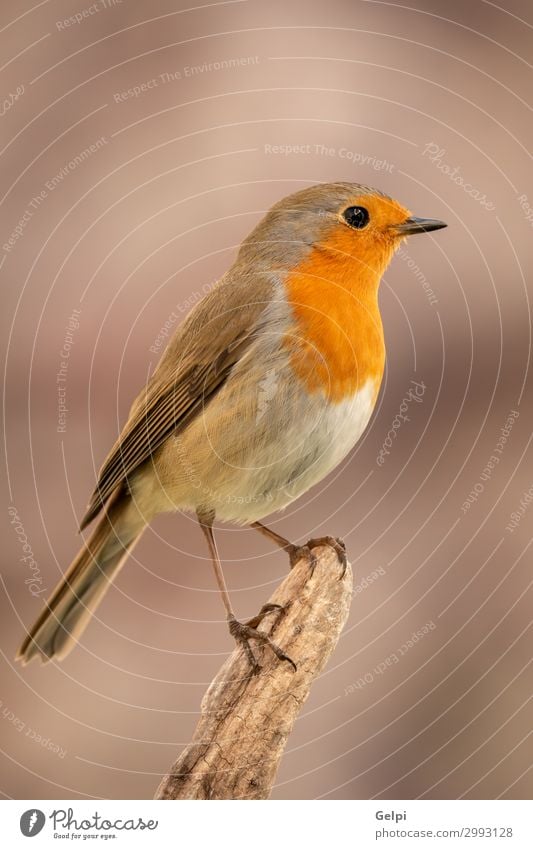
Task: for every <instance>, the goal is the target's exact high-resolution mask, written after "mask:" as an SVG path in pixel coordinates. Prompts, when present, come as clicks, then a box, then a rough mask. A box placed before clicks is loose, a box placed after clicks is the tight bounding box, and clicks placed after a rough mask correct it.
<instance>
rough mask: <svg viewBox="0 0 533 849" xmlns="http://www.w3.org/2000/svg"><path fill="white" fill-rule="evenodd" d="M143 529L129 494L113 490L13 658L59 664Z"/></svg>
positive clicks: (74, 642) (23, 661) (78, 635)
mask: <svg viewBox="0 0 533 849" xmlns="http://www.w3.org/2000/svg"><path fill="white" fill-rule="evenodd" d="M145 527H146V521H145V520H144V519H143V517H142V516H141V514H140V513H139V511H138V510H137V509H136V507H135V504H134V503H133V501H132V499H131V498H130V496H129V495H123V494H122V493H120V491H119V492H118V493H117V494H116V495H115V496H114V498H113V499H112V501H111V503H110V505H109V506H108V508H107V510H106V512H105V514H104V515H103V516H102V518H101V519H100V521H99V523H98V525H97V526H96V528H95V529H94V531H93V532H92V534H91V536H90V537H89V539H88V540H87V541H86V543H85V545H84V546H83V548H82V549H81V551H80V552H79V553H78V555H77V557H76V558H75V559H74V561H73V562H72V564H71V565H70V568H69V570H68V572H67V573H66V574H65V576H64V578H63V579H62V580H61V581H60V583H59V584H58V585H57V587H56V588H55V590H54V592H53V593H52V595H51V596H50V598H49V599H48V601H47V602H46V606H45V609H44V610H43V611H42V613H41V615H40V616H39V617H38V619H37V620H36V622H35V623H34V624H33V626H32V628H31V629H30V631H29V632H28V635H27V637H26V639H25V640H24V642H23V643H22V645H21V646H20V648H19V650H18V652H17V656H16V659H17V660H21V661H22V663H23V664H25V663H28V662H29V661H30V660H31V659H32V658H33V657H40V658H41V660H43V661H47V660H50V659H51V658H52V657H54V658H56V659H57V660H62V659H63V658H64V657H65V656H66V655H67V654H68V653H69V651H71V649H73V648H74V646H75V645H76V643H77V641H78V638H79V637H80V635H81V634H82V632H83V631H84V630H85V628H86V627H87V625H88V623H89V620H90V618H91V616H92V614H93V612H94V610H95V609H96V607H97V605H98V604H99V603H100V601H101V599H102V598H103V596H104V594H105V592H106V590H107V589H108V587H109V585H110V584H111V581H112V580H113V579H114V578H115V576H116V574H117V572H118V571H119V569H120V567H121V566H122V563H123V562H124V560H125V558H126V555H127V554H128V552H129V551H131V549H132V548H133V546H134V545H135V542H136V541H137V540H138V538H139V537H140V535H141V534H142V532H143V530H144V528H145Z"/></svg>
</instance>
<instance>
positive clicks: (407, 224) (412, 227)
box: [393, 216, 448, 236]
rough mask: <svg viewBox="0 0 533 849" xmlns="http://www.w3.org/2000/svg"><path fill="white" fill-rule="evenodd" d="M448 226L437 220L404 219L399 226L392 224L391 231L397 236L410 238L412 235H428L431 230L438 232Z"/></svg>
mask: <svg viewBox="0 0 533 849" xmlns="http://www.w3.org/2000/svg"><path fill="white" fill-rule="evenodd" d="M447 226H448V225H447V224H445V223H444V221H439V220H438V219H437V218H414V216H412V217H411V218H406V220H405V221H403V222H402V223H401V224H394V226H393V230H395V232H396V233H398V235H399V236H412V235H413V233H429V232H430V231H431V230H440V229H441V228H442V227H447Z"/></svg>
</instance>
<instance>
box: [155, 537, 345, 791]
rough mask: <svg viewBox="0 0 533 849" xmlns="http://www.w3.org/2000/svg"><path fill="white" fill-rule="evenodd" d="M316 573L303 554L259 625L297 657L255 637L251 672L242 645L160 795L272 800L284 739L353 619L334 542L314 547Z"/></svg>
mask: <svg viewBox="0 0 533 849" xmlns="http://www.w3.org/2000/svg"><path fill="white" fill-rule="evenodd" d="M314 553H315V555H316V558H317V563H316V567H315V569H314V572H313V573H311V570H310V568H309V565H308V563H307V562H306V561H305V560H300V561H299V562H298V563H297V564H296V566H295V567H294V569H292V571H291V572H290V573H289V575H288V576H287V578H286V579H285V580H284V581H283V583H282V584H281V585H280V586H279V587H278V589H277V590H276V591H275V592H274V594H273V596H272V597H271V599H270V602H271V603H274V604H280V605H283V607H284V610H283V611H282V612H275V613H271V614H269V615H268V616H267V617H266V619H264V620H263V622H262V623H261V625H260V626H259V630H263V631H264V632H265V633H267V634H269V636H270V637H271V638H272V639H273V640H274V641H275V642H276V643H277V644H278V645H279V646H280V647H281V648H282V649H283V651H284V652H286V653H287V654H288V655H289V656H290V657H291V658H292V659H293V660H294V661H295V663H296V664H297V667H298V668H297V671H296V672H295V671H294V669H293V668H292V666H291V665H290V664H289V663H287V662H286V661H285V662H280V661H279V660H278V659H277V658H275V657H274V655H273V654H272V652H271V650H270V649H269V648H268V647H260V646H259V644H258V643H256V642H253V643H252V644H251V645H252V649H253V652H254V654H255V656H256V657H257V659H258V661H259V663H260V665H261V667H262V669H261V671H260V673H259V674H258V675H255V676H252V677H250V666H249V664H248V661H247V659H246V657H245V654H244V651H243V650H242V648H238V649H236V650H235V651H234V652H233V653H232V655H231V656H230V657H229V658H228V659H227V660H226V662H225V663H224V665H223V666H222V668H221V669H220V671H219V672H218V674H217V676H216V677H215V679H214V680H213V682H212V683H211V685H210V686H209V688H208V690H207V692H206V694H205V696H204V698H203V701H202V706H201V710H202V716H201V718H200V721H199V722H198V725H197V728H196V731H195V734H194V737H193V740H192V742H191V743H190V744H189V745H188V746H187V747H186V748H185V749H184V751H183V752H182V753H181V754H180V755H179V757H178V758H177V760H176V761H175V763H174V764H173V766H172V768H171V770H170V772H169V774H168V775H166V776H165V777H164V778H163V780H162V781H161V784H160V785H159V787H158V789H157V793H156V795H155V798H156V799H266V798H268V796H269V795H270V791H271V788H272V784H273V782H274V778H275V776H276V772H277V769H278V766H279V762H280V759H281V756H282V754H283V750H284V748H285V744H286V743H287V739H288V737H289V734H290V732H291V730H292V727H293V724H294V721H295V719H296V717H297V715H298V713H299V712H300V710H301V708H302V705H303V703H304V702H305V700H306V699H307V696H308V695H309V691H310V688H311V684H312V683H313V680H314V679H315V678H316V677H317V675H318V674H319V672H320V671H321V670H322V669H323V667H324V666H325V664H326V662H327V660H328V658H329V656H330V654H331V653H332V651H333V649H334V648H335V645H336V644H337V641H338V639H339V636H340V633H341V631H342V628H343V626H344V623H345V622H346V619H347V616H348V612H349V607H350V600H351V594H352V571H351V568H350V566H348V568H347V570H346V574H345V576H344V578H343V579H342V580H339V577H340V575H341V573H342V567H341V565H340V564H339V561H338V558H337V555H336V554H335V552H334V551H333V550H332V549H331V548H329V547H325V546H324V547H320V548H316V549H314Z"/></svg>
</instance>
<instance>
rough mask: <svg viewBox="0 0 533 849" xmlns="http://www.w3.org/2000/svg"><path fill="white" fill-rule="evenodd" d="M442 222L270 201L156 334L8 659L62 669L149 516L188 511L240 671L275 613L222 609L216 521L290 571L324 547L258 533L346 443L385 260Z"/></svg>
mask: <svg viewBox="0 0 533 849" xmlns="http://www.w3.org/2000/svg"><path fill="white" fill-rule="evenodd" d="M446 226H447V225H446V224H445V223H444V222H443V221H440V220H437V219H432V218H418V217H415V216H413V215H412V214H411V212H410V211H409V210H408V209H407V208H406V207H404V206H402V205H401V204H400V203H399V202H397V201H396V200H393V199H392V198H391V197H389V196H388V195H386V194H385V193H383V192H382V191H380V190H378V189H374V188H371V187H369V186H365V185H362V184H359V183H353V182H332V183H315V184H313V185H310V186H308V187H307V188H304V189H302V190H299V191H297V192H295V193H293V194H290V195H288V196H286V197H284V198H282V199H281V200H279V201H278V202H277V203H275V204H274V205H273V206H272V207H271V208H270V210H269V211H268V212H267V213H266V214H265V215H264V217H263V218H262V220H261V221H260V222H259V223H258V224H257V226H256V227H255V228H254V229H253V230H252V232H251V233H250V234H249V235H248V236H247V238H245V239H244V241H243V242H242V244H241V245H240V248H239V250H238V252H237V255H236V258H235V261H234V263H233V265H232V266H231V267H230V268H229V270H228V271H227V272H226V273H225V274H224V275H223V276H222V277H221V278H220V279H219V280H218V281H217V283H216V284H215V285H214V286H213V287H212V288H211V289H210V290H209V291H208V292H207V294H206V295H205V297H204V298H203V299H202V300H201V301H199V302H198V303H197V304H196V305H195V306H194V307H193V309H192V310H191V312H190V313H189V314H188V315H187V317H186V318H185V319H184V321H183V322H182V323H181V325H179V326H178V328H177V329H176V331H175V333H174V335H173V337H172V338H171V339H170V341H169V343H168V345H167V347H166V349H165V351H164V352H163V355H162V357H161V359H160V361H159V363H158V366H157V368H156V369H155V370H154V373H153V375H152V376H151V378H150V379H149V381H148V383H147V384H146V386H145V387H144V388H143V389H142V391H141V392H140V393H139V395H138V396H137V397H136V399H135V400H134V402H133V405H132V407H131V411H130V414H129V418H128V420H127V422H126V424H125V425H124V428H123V429H122V431H121V433H120V435H119V437H118V439H117V441H116V442H115V444H114V446H113V448H112V449H111V451H110V453H109V454H108V456H107V458H106V460H105V462H104V464H103V466H102V468H101V470H100V473H99V477H98V481H97V484H96V487H95V489H94V492H93V495H92V497H91V499H90V502H89V504H88V507H87V510H86V513H85V515H84V517H83V519H82V521H81V524H80V531H81V530H84V529H85V528H86V527H87V526H88V525H89V524H90V523H92V522H93V521H94V520H95V519H96V518H97V517H98V516H99V520H98V523H97V524H96V526H95V528H94V530H93V531H92V533H91V534H90V535H89V536H88V538H87V539H86V541H85V542H84V545H83V547H82V548H81V550H80V552H79V553H78V555H77V556H76V558H75V559H74V561H73V562H72V564H71V566H70V568H69V569H68V571H67V572H66V573H65V575H64V577H63V579H62V580H61V581H60V583H59V584H58V586H57V587H56V588H55V590H54V592H53V593H52V595H51V596H50V598H49V599H48V601H47V602H46V604H45V606H44V609H43V610H42V612H41V614H40V616H39V617H38V618H37V620H36V621H35V623H34V624H33V626H32V627H31V628H30V629H29V630H28V632H27V634H26V636H25V638H24V640H23V642H22V644H21V646H20V648H19V650H18V653H17V656H16V658H17V660H20V661H22V662H23V663H27V662H28V661H30V660H32V658H34V657H35V658H39V659H40V660H42V661H43V662H46V661H49V660H51V659H52V658H54V659H56V660H62V659H63V658H64V657H65V656H66V655H67V654H68V653H69V652H70V651H71V649H72V648H74V646H75V645H76V644H77V642H78V641H79V638H80V636H81V634H82V632H83V631H84V629H85V628H86V626H87V625H88V623H89V621H90V619H91V617H92V615H93V613H94V611H95V609H96V607H97V605H98V604H99V602H100V601H101V599H102V597H103V596H104V594H105V592H106V590H107V589H108V588H109V586H110V584H111V582H112V581H113V580H114V579H115V578H116V576H117V574H118V572H119V570H120V569H121V567H122V565H123V564H124V562H125V560H127V557H128V555H129V554H130V553H131V551H132V549H133V547H134V545H135V544H136V542H137V541H138V539H139V537H140V536H141V534H142V532H143V530H144V529H145V528H146V527H147V525H148V524H149V523H150V521H151V520H152V519H153V518H154V516H156V515H157V514H159V513H166V512H172V511H178V510H180V511H188V512H191V513H194V514H196V517H197V519H198V522H199V524H200V527H201V529H202V531H203V533H204V535H205V538H206V541H207V546H208V549H209V553H210V557H211V560H212V564H213V568H214V572H215V576H216V580H217V583H218V587H219V590H220V593H221V596H222V601H223V603H224V606H225V610H226V616H227V622H228V627H229V631H230V634H231V635H232V636H233V638H234V639H235V641H236V643H237V645H240V646H241V647H242V650H243V651H244V652H245V653H246V655H247V657H248V660H249V662H250V664H251V666H252V668H253V669H254V670H255V669H256V668H257V666H258V664H257V661H256V657H255V654H254V652H253V650H252V644H254V643H259V644H263V645H265V644H266V645H268V646H269V647H270V649H271V650H272V651H273V652H274V654H275V655H276V656H277V658H278V659H279V660H280V661H287V662H289V663H290V664H292V666H293V667H294V668H296V664H295V662H294V660H293V659H292V658H290V657H289V656H288V655H287V654H286V653H285V652H284V651H283V650H282V648H281V647H279V646H278V645H277V644H276V643H274V642H273V641H272V640H271V639H270V637H268V636H267V635H266V634H264V633H263V631H262V630H261V631H260V630H258V625H259V623H260V622H261V621H262V619H263V618H264V617H265V616H268V615H271V614H272V613H273V612H275V611H276V609H277V608H278V606H277V605H272V604H269V605H265V606H264V607H263V608H262V609H261V611H260V612H259V614H258V615H257V616H256V617H254V618H253V619H251V620H249V621H247V622H241V621H239V620H238V619H237V618H236V616H235V613H234V611H233V607H232V604H231V600H230V596H229V593H228V589H227V586H226V583H225V579H224V574H223V570H222V567H221V562H220V557H219V553H218V549H217V545H216V540H215V536H214V531H213V523H214V521H215V519H216V520H217V521H220V522H229V523H233V524H236V525H241V526H244V525H247V526H251V527H253V528H255V529H256V530H258V531H259V532H260V533H262V534H263V535H265V536H266V537H268V538H269V539H270V540H271V541H272V542H273V543H274V544H275V545H277V546H279V547H281V548H282V549H284V550H285V551H286V552H287V554H288V555H289V560H290V563H291V566H292V565H294V563H295V562H296V561H297V560H298V558H300V557H302V556H304V555H305V556H307V557H308V559H309V562H310V564H311V566H312V565H313V562H314V554H313V549H314V548H316V547H317V546H318V545H330V546H331V547H332V548H333V549H334V550H335V552H336V554H337V556H338V558H339V562H340V563H341V565H342V569H343V573H344V570H345V568H346V551H345V546H344V543H343V542H342V541H341V540H340V539H337V538H333V537H322V538H317V539H311V540H309V541H308V543H306V544H305V545H297V544H293V543H291V542H290V541H289V540H287V539H285V538H284V537H282V536H281V535H279V534H278V533H276V532H275V531H273V530H272V529H271V528H269V527H268V526H267V525H265V524H264V523H263V521H262V520H263V519H265V518H266V517H267V516H268V515H270V514H272V513H275V512H277V511H280V510H283V509H284V508H286V507H287V505H289V504H291V503H292V502H293V501H294V500H295V499H297V498H299V497H300V496H301V495H302V494H303V493H304V492H306V491H307V490H308V489H310V488H311V487H313V486H315V485H317V484H318V483H319V482H320V481H321V480H322V479H323V478H324V477H325V476H326V475H328V474H329V473H330V472H331V471H332V470H333V469H334V468H335V467H336V466H337V465H338V464H339V463H340V462H341V461H342V460H343V459H344V458H345V457H346V455H347V454H348V453H349V451H350V450H351V449H352V448H353V446H354V445H355V444H356V443H357V441H358V440H359V439H360V437H361V435H362V434H363V432H364V430H365V428H366V427H367V424H368V422H369V420H370V417H371V415H372V411H373V409H374V406H375V404H376V400H377V397H378V393H379V390H380V385H381V382H382V377H383V373H384V367H385V342H384V331H383V325H382V321H381V316H380V309H379V303H378V290H379V284H380V280H381V278H382V276H383V273H384V272H385V270H386V268H387V267H388V265H389V263H390V261H391V259H392V257H393V255H394V252H395V250H396V249H397V248H398V247H399V245H400V244H401V243H402V241H403V240H404V239H405V238H406V237H408V236H410V235H412V234H415V233H428V232H431V231H434V230H438V229H440V228H442V227H446Z"/></svg>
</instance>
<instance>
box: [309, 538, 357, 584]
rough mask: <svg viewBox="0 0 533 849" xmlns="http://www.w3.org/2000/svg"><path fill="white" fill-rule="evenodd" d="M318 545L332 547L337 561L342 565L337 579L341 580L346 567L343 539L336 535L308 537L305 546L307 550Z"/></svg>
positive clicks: (346, 559) (346, 560)
mask: <svg viewBox="0 0 533 849" xmlns="http://www.w3.org/2000/svg"><path fill="white" fill-rule="evenodd" d="M319 545H327V546H328V547H329V548H332V549H333V551H334V552H335V554H336V555H337V557H338V560H339V563H340V564H341V566H342V571H341V574H340V577H339V581H342V579H343V578H344V576H345V574H346V569H347V568H348V558H347V556H346V545H345V544H344V542H343V540H342V539H339V538H338V537H318V538H317V539H310V540H309V542H308V543H307V547H308V548H309V550H311V549H313V548H317V547H318V546H319Z"/></svg>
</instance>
